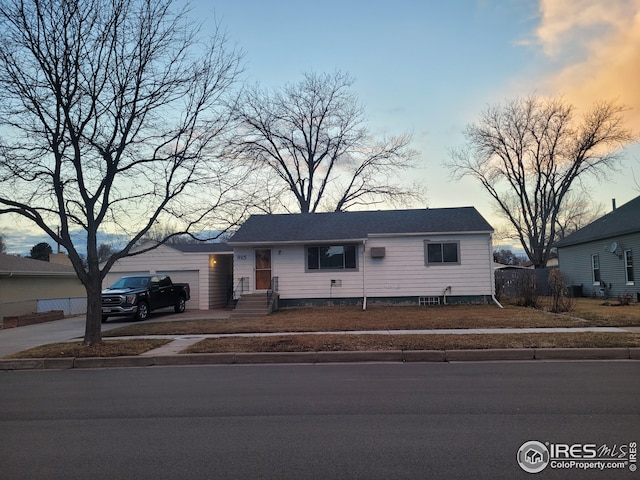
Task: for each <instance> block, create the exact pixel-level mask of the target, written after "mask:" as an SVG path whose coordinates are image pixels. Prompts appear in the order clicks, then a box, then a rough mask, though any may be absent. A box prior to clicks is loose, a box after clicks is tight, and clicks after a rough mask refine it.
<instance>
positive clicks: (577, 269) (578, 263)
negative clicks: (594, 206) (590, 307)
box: [554, 196, 640, 301]
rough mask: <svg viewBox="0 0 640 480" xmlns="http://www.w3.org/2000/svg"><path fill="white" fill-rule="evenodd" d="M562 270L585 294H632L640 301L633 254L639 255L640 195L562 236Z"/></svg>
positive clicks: (572, 283)
mask: <svg viewBox="0 0 640 480" xmlns="http://www.w3.org/2000/svg"><path fill="white" fill-rule="evenodd" d="M554 246H555V247H556V248H557V249H558V261H559V265H560V270H562V273H563V274H564V276H565V279H566V281H567V283H568V284H569V285H573V286H574V287H572V288H574V289H576V288H577V290H575V291H577V292H579V291H580V290H582V294H583V295H587V296H589V295H597V296H614V297H617V296H620V295H626V294H629V295H632V296H633V297H634V298H636V299H638V300H639V301H640V279H638V278H636V277H637V273H636V272H635V271H634V268H633V257H634V255H635V257H636V258H638V257H640V196H639V197H636V198H634V199H633V200H631V201H630V202H628V203H626V204H624V205H622V206H620V207H619V208H617V209H614V210H613V211H612V212H610V213H608V214H607V215H605V216H603V217H601V218H599V219H598V220H596V221H594V222H593V223H590V224H589V225H587V226H586V227H584V228H582V229H580V230H578V231H576V232H575V233H573V234H571V235H569V236H567V237H566V238H563V239H562V240H559V241H558V242H556V243H555V244H554Z"/></svg>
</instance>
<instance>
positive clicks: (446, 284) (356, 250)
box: [228, 207, 494, 308]
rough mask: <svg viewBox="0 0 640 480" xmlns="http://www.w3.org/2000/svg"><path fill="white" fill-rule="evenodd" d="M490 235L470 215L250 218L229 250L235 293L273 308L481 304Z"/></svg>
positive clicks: (488, 295)
mask: <svg viewBox="0 0 640 480" xmlns="http://www.w3.org/2000/svg"><path fill="white" fill-rule="evenodd" d="M492 232H493V229H492V228H491V225H489V223H487V221H486V220H485V219H484V218H483V217H482V216H481V215H480V213H478V211H477V210H476V209H475V208H473V207H463V208H438V209H420V210H418V209H413V210H384V211H363V212H332V213H313V214H282V215H280V214H278V215H273V214H272V215H253V216H251V217H250V218H249V219H248V220H247V221H246V222H245V223H244V224H243V225H242V226H241V227H240V229H239V230H238V231H237V232H236V234H235V235H234V236H233V237H232V238H231V239H230V240H229V242H228V243H229V245H230V246H232V247H233V255H234V260H233V262H234V292H235V297H236V298H239V297H241V296H242V295H243V294H255V293H262V292H268V291H271V290H277V292H278V295H279V304H280V306H292V305H321V304H324V305H326V304H334V303H350V304H354V303H356V304H362V305H363V307H365V308H366V305H367V301H368V302H370V303H380V302H384V303H400V302H402V303H414V304H420V303H422V304H438V303H448V302H451V303H453V302H470V301H473V302H490V301H491V300H492V296H493V292H494V275H493V248H492Z"/></svg>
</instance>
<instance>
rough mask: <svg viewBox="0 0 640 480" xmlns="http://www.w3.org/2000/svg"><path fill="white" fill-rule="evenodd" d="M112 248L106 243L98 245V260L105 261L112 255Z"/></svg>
mask: <svg viewBox="0 0 640 480" xmlns="http://www.w3.org/2000/svg"><path fill="white" fill-rule="evenodd" d="M113 252H114V249H113V247H112V246H111V245H109V244H108V243H101V244H100V245H98V262H100V263H102V262H106V261H107V260H109V257H111V255H113Z"/></svg>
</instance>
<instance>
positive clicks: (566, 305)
mask: <svg viewBox="0 0 640 480" xmlns="http://www.w3.org/2000/svg"><path fill="white" fill-rule="evenodd" d="M548 282H549V292H550V294H551V311H552V312H553V313H562V312H570V311H571V310H573V308H574V300H573V298H571V297H568V296H567V295H565V292H566V291H567V284H566V282H565V280H564V275H562V272H561V271H560V269H558V268H554V269H553V270H551V272H550V273H549V277H548Z"/></svg>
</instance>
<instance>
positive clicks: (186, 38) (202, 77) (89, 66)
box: [0, 0, 241, 345]
mask: <svg viewBox="0 0 640 480" xmlns="http://www.w3.org/2000/svg"><path fill="white" fill-rule="evenodd" d="M0 29H1V31H2V39H0V125H1V127H2V129H1V130H0V131H1V132H2V135H3V136H4V139H2V140H0V187H2V188H1V190H0V214H17V215H21V216H23V217H25V218H27V219H29V220H30V221H32V222H33V223H35V224H36V225H37V226H38V227H40V228H41V229H42V230H43V231H45V232H46V233H47V234H48V235H49V236H50V237H51V238H52V239H53V240H54V241H55V242H57V243H59V244H60V245H62V246H63V247H64V248H65V249H66V250H67V252H68V254H69V258H70V260H71V262H72V264H73V266H74V268H75V270H76V272H77V274H78V277H79V279H80V280H81V281H82V283H83V284H84V286H85V288H86V291H87V321H86V329H85V336H84V344H85V345H92V344H97V343H100V342H101V341H102V338H101V331H100V324H101V304H100V290H101V283H102V280H103V278H104V277H105V275H106V274H107V272H108V271H109V269H110V268H111V267H112V265H113V264H114V262H116V261H117V260H118V259H120V258H123V257H125V256H127V255H129V254H130V253H131V252H130V250H131V248H132V247H133V246H134V245H135V244H136V242H137V241H138V240H139V239H140V238H141V237H142V236H143V235H145V233H146V232H147V231H148V230H149V229H150V228H151V227H152V226H153V225H154V224H156V223H158V222H161V221H166V220H167V219H170V218H173V219H175V221H176V222H177V224H179V225H180V227H181V229H182V230H183V231H190V230H191V229H192V228H193V227H194V225H198V224H200V223H202V222H206V223H212V224H215V223H218V222H221V221H223V220H226V214H227V213H228V212H227V211H226V210H227V207H230V204H229V201H230V200H229V197H228V194H229V193H230V192H233V189H234V182H235V180H236V177H235V174H234V170H233V167H232V165H230V164H228V163H225V162H223V161H217V160H216V158H217V157H216V156H214V155H212V149H213V148H214V147H215V143H216V140H217V139H218V138H219V136H220V134H221V132H222V131H223V129H224V128H225V127H226V126H227V123H228V121H229V116H228V110H227V109H226V108H223V106H224V105H226V104H227V103H228V99H225V98H223V97H224V96H225V94H227V93H228V92H230V89H231V88H232V86H233V83H234V82H235V80H236V79H237V76H238V74H239V65H240V59H241V57H240V55H239V54H238V53H237V52H235V51H234V49H233V48H230V47H229V46H228V41H227V39H226V37H225V35H224V34H223V33H222V32H220V30H219V29H218V30H216V32H215V33H214V34H213V36H212V37H211V38H209V39H207V41H204V40H205V39H203V38H199V29H198V28H197V27H196V26H194V25H193V24H192V23H191V22H189V20H188V12H187V11H186V10H179V11H174V9H173V1H172V0H75V1H67V0H5V1H3V2H2V3H1V4H0ZM54 226H55V227H54ZM57 226H59V227H60V230H59V232H58V231H57ZM78 228H79V229H80V230H81V231H83V232H84V237H85V238H84V239H80V240H78V242H79V241H81V240H83V243H85V242H86V246H87V259H86V267H85V266H84V265H83V263H82V256H81V253H80V252H79V251H78V249H77V248H76V245H75V244H74V240H73V237H72V235H71V233H72V230H73V229H78ZM99 231H104V232H113V233H118V234H123V235H126V236H128V238H130V240H129V241H128V242H127V243H126V245H125V246H124V247H123V248H120V249H118V250H117V251H114V252H113V253H112V254H111V255H110V256H109V258H108V259H107V260H106V262H105V263H104V264H102V265H101V264H100V263H99V260H100V259H99V254H98V245H97V233H98V232H99ZM75 238H78V237H77V236H76V237H75Z"/></svg>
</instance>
